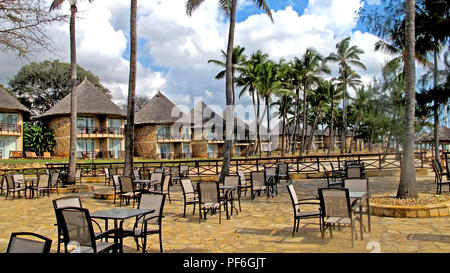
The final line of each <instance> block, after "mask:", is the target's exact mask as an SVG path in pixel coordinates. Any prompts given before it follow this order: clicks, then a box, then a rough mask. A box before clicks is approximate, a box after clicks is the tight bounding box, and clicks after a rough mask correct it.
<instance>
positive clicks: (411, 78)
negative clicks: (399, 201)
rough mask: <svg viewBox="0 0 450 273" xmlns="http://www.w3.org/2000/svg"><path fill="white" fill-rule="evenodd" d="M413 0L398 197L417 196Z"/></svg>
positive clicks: (408, 21) (408, 0) (409, 5)
mask: <svg viewBox="0 0 450 273" xmlns="http://www.w3.org/2000/svg"><path fill="white" fill-rule="evenodd" d="M415 2H416V1H415V0H406V19H405V22H406V25H405V35H406V37H405V38H406V39H405V40H406V59H405V66H406V69H405V87H406V89H405V116H404V126H405V130H404V137H403V156H402V159H401V174H400V183H399V185H398V190H397V197H398V198H416V197H418V192H417V185H416V169H415V164H414V116H415V96H416V81H415V74H416V68H415V29H414V28H415V22H414V20H415V4H416V3H415Z"/></svg>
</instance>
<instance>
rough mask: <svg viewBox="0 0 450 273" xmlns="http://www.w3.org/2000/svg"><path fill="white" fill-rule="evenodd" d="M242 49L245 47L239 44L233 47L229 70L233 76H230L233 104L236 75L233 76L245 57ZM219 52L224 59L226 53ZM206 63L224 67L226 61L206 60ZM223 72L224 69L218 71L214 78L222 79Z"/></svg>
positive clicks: (241, 66)
mask: <svg viewBox="0 0 450 273" xmlns="http://www.w3.org/2000/svg"><path fill="white" fill-rule="evenodd" d="M244 51H245V47H241V46H239V45H238V46H236V47H234V48H233V57H232V71H231V74H232V75H233V77H232V79H233V91H232V92H233V105H234V104H235V102H236V100H235V91H234V85H235V81H236V76H235V75H236V71H240V72H242V70H243V64H244V63H245V59H246V58H247V56H245V54H244ZM221 52H222V56H223V57H224V58H225V60H226V59H227V53H226V52H225V51H223V50H221ZM208 63H213V64H216V65H218V66H220V67H226V63H224V62H222V61H219V60H208ZM225 74H226V70H222V71H220V72H219V73H218V74H217V75H216V77H215V78H216V80H220V79H223V78H224V77H225Z"/></svg>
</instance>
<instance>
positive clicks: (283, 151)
mask: <svg viewBox="0 0 450 273" xmlns="http://www.w3.org/2000/svg"><path fill="white" fill-rule="evenodd" d="M281 99H282V100H283V107H281V105H280V108H281V111H282V113H281V114H282V118H283V120H282V126H283V127H282V130H283V132H282V139H281V155H282V156H284V153H285V147H284V144H285V143H284V139H285V137H286V130H285V128H286V118H285V117H286V105H285V104H286V102H285V100H286V99H285V96H283V97H282V98H281Z"/></svg>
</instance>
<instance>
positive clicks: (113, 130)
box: [77, 127, 124, 135]
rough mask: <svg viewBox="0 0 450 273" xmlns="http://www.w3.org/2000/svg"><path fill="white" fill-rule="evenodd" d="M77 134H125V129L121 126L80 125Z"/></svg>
mask: <svg viewBox="0 0 450 273" xmlns="http://www.w3.org/2000/svg"><path fill="white" fill-rule="evenodd" d="M77 134H79V135H86V134H100V135H123V134H124V129H123V128H121V127H78V128H77Z"/></svg>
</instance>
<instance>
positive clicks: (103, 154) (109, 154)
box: [77, 151, 125, 159]
mask: <svg viewBox="0 0 450 273" xmlns="http://www.w3.org/2000/svg"><path fill="white" fill-rule="evenodd" d="M124 157H125V151H85V152H80V151H77V158H79V159H95V158H124Z"/></svg>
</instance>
